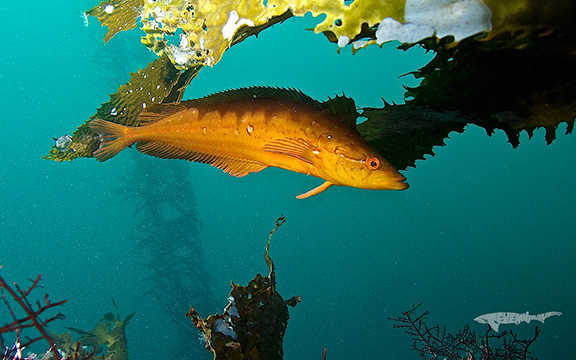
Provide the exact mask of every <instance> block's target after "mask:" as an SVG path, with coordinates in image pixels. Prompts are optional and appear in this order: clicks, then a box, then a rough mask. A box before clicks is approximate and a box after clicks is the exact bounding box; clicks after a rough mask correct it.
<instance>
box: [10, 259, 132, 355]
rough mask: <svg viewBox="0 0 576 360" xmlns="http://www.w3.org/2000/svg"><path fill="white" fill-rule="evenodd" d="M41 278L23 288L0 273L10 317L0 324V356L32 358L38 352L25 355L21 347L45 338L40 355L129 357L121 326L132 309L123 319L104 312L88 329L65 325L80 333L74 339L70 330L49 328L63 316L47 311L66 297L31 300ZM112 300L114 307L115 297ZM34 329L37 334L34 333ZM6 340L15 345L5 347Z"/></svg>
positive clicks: (125, 323) (124, 323)
mask: <svg viewBox="0 0 576 360" xmlns="http://www.w3.org/2000/svg"><path fill="white" fill-rule="evenodd" d="M0 268H1V267H0ZM41 279H42V275H39V276H38V277H36V279H35V280H31V281H32V284H31V285H30V286H29V287H28V288H26V289H22V288H21V287H20V286H19V285H18V284H16V283H13V284H12V285H10V284H9V283H8V282H7V281H6V280H5V279H4V278H3V277H2V276H0V295H1V298H2V301H3V303H4V306H5V308H6V310H7V312H8V313H9V314H10V317H11V318H12V320H11V322H9V323H7V324H4V325H2V326H0V347H1V348H2V349H4V350H3V351H4V352H3V353H0V355H1V356H2V358H0V359H1V360H22V359H24V360H31V359H34V358H36V357H37V356H38V355H36V354H34V353H30V354H29V355H28V356H27V357H24V354H23V351H24V349H25V348H29V346H31V345H32V344H35V343H40V342H42V341H45V342H46V343H47V347H48V350H47V351H45V353H44V356H43V357H42V359H55V360H88V359H94V360H96V359H102V360H104V359H105V360H127V359H128V352H127V342H126V336H125V334H124V328H125V327H126V326H127V325H128V322H129V321H130V319H131V318H132V316H134V313H132V314H131V315H129V316H127V317H126V318H124V319H123V320H121V319H120V315H114V314H112V313H107V314H105V315H104V318H103V319H102V320H100V322H99V323H98V324H97V325H96V327H95V328H94V330H92V331H91V332H87V331H83V330H78V329H74V328H68V329H69V330H72V331H74V332H76V333H79V334H81V337H80V339H78V340H75V339H73V337H72V334H71V333H69V332H64V333H62V334H56V333H52V332H50V331H48V326H49V325H50V324H52V323H53V322H54V321H56V320H61V319H64V318H65V316H64V315H63V314H62V313H61V312H60V311H58V312H57V313H56V314H50V313H51V312H52V311H57V310H58V309H59V307H60V306H62V305H63V304H65V303H66V302H67V301H68V300H61V301H57V302H52V301H50V299H49V295H48V294H45V295H44V297H43V298H42V300H36V301H34V300H32V299H31V294H32V292H33V291H34V290H35V289H37V288H39V287H40V280H41ZM113 304H114V306H115V307H116V304H115V303H114V301H113ZM116 309H117V307H116ZM21 312H24V315H18V314H19V313H21ZM111 325H112V327H110V326H111ZM34 331H35V332H36V334H34V333H33V332H34ZM5 341H11V342H12V341H13V342H14V345H13V346H12V347H8V346H6V345H7V344H6V343H5Z"/></svg>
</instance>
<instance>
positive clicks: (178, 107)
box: [138, 101, 193, 125]
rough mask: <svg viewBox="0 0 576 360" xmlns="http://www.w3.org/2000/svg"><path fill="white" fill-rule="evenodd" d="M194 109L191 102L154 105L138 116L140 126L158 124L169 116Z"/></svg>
mask: <svg viewBox="0 0 576 360" xmlns="http://www.w3.org/2000/svg"><path fill="white" fill-rule="evenodd" d="M191 107H193V105H192V103H191V101H182V102H181V103H179V104H176V103H171V104H154V105H150V106H148V107H147V108H146V109H144V110H142V112H141V113H140V115H138V122H139V123H140V125H143V124H147V123H152V122H156V121H158V120H161V119H164V118H165V117H167V116H170V115H174V114H176V113H179V112H180V111H185V110H188V109H189V108H191Z"/></svg>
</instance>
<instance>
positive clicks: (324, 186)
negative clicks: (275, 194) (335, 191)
mask: <svg viewBox="0 0 576 360" xmlns="http://www.w3.org/2000/svg"><path fill="white" fill-rule="evenodd" d="M332 185H334V184H332V183H331V182H330V181H326V182H325V183H323V184H322V185H320V186H318V187H315V188H314V189H312V190H310V191H307V192H305V193H304V194H300V195H298V196H296V199H306V198H308V197H310V196H314V195H318V194H320V193H321V192H322V191H324V190H326V189H328V188H329V187H330V186H332Z"/></svg>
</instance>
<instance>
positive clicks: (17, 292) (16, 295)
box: [0, 275, 68, 360]
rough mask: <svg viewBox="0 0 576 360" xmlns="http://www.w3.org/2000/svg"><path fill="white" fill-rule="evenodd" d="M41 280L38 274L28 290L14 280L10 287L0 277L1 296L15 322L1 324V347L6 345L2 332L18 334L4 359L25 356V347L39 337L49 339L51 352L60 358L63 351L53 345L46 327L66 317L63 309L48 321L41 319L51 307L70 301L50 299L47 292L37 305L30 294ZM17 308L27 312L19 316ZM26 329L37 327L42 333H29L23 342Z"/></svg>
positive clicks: (55, 357) (57, 359)
mask: <svg viewBox="0 0 576 360" xmlns="http://www.w3.org/2000/svg"><path fill="white" fill-rule="evenodd" d="M41 279H42V275H38V277H37V278H36V279H35V280H33V281H32V284H31V285H30V286H29V287H28V288H27V289H26V290H22V289H21V288H20V286H18V284H16V283H13V287H12V286H10V285H9V284H8V283H7V282H6V280H4V278H3V277H2V276H0V293H1V295H2V301H3V302H4V305H5V306H6V309H7V310H8V312H9V313H10V316H11V317H12V322H10V323H8V324H6V325H4V326H2V327H0V340H1V341H0V343H2V347H5V345H4V343H3V338H2V334H9V333H15V335H16V340H15V345H14V347H13V349H12V350H11V351H10V352H9V351H8V348H6V352H5V354H4V357H3V359H4V358H5V359H12V358H13V359H18V358H22V350H23V349H24V348H25V347H27V346H29V345H31V344H33V343H35V342H37V341H40V340H45V341H46V342H48V345H49V347H50V350H49V352H52V354H53V355H54V359H56V360H60V359H61V356H60V354H59V353H58V351H57V350H56V349H55V348H54V340H53V339H52V337H51V336H50V334H49V332H48V330H47V327H48V325H49V324H50V323H52V322H53V321H55V320H59V319H64V317H65V316H64V315H63V314H62V313H61V312H58V313H57V314H56V315H52V316H50V317H48V318H47V319H45V320H42V318H41V316H44V315H46V313H47V312H48V310H50V309H55V308H57V307H59V306H61V305H63V304H64V303H66V302H67V301H68V300H61V301H57V302H51V301H50V299H48V294H45V295H44V298H43V301H42V302H41V301H40V300H37V301H36V302H35V304H33V303H32V302H30V300H29V299H28V297H29V296H30V294H31V293H32V291H34V289H36V288H38V287H39V283H40V280H41ZM8 295H9V296H8ZM12 302H13V303H16V305H17V306H13V305H12ZM16 308H20V309H21V310H22V311H24V313H25V314H26V315H25V316H18V315H16V310H15V309H16ZM27 329H35V330H36V331H37V332H38V333H39V334H37V335H36V336H35V337H30V336H26V337H25V339H26V340H24V341H22V339H23V338H24V334H23V331H24V330H27ZM10 356H12V357H10Z"/></svg>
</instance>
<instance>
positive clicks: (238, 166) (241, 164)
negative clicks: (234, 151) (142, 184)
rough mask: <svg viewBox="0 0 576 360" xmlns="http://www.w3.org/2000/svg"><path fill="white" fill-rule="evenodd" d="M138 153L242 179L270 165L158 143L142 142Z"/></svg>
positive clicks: (138, 146) (137, 145)
mask: <svg viewBox="0 0 576 360" xmlns="http://www.w3.org/2000/svg"><path fill="white" fill-rule="evenodd" d="M136 148H137V149H138V151H140V152H142V153H144V154H147V155H151V156H155V157H159V158H162V159H184V160H188V161H193V162H199V163H203V164H210V165H212V166H214V167H217V168H219V169H221V170H222V171H224V172H227V173H228V174H230V175H232V176H237V177H242V176H246V175H248V174H250V173H253V172H258V171H261V170H264V169H265V168H267V167H268V165H266V164H263V163H260V162H257V161H251V160H243V159H235V158H231V157H227V156H222V155H216V154H210V153H203V152H198V151H193V150H188V149H183V148H179V147H177V146H172V145H167V144H164V143H161V142H158V141H142V142H139V143H138V144H136Z"/></svg>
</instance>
